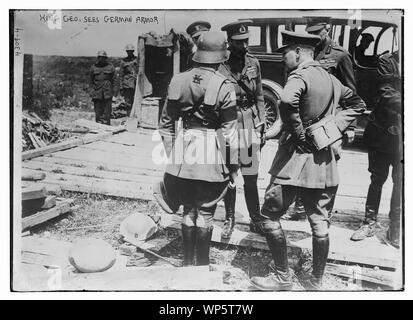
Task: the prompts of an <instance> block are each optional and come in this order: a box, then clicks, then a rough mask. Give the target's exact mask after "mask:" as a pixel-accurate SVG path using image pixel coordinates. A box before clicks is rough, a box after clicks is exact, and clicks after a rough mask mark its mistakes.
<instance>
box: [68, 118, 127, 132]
mask: <svg viewBox="0 0 413 320" xmlns="http://www.w3.org/2000/svg"><path fill="white" fill-rule="evenodd" d="M75 124H76V125H77V126H79V127H85V128H88V129H90V130H99V131H108V132H115V131H117V130H119V127H113V126H110V125H107V124H102V123H98V122H95V121H91V120H87V119H78V120H76V121H75ZM121 128H123V126H121Z"/></svg>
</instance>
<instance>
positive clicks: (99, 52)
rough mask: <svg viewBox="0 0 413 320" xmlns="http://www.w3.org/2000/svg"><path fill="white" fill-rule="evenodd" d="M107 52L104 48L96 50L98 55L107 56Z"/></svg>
mask: <svg viewBox="0 0 413 320" xmlns="http://www.w3.org/2000/svg"><path fill="white" fill-rule="evenodd" d="M107 56H108V54H107V53H106V51H105V50H99V51H98V57H107Z"/></svg>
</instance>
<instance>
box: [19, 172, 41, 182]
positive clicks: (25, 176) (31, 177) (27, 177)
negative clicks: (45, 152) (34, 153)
mask: <svg viewBox="0 0 413 320" xmlns="http://www.w3.org/2000/svg"><path fill="white" fill-rule="evenodd" d="M44 178H46V174H45V173H44V172H30V173H29V172H23V173H22V180H24V181H38V180H43V179H44Z"/></svg>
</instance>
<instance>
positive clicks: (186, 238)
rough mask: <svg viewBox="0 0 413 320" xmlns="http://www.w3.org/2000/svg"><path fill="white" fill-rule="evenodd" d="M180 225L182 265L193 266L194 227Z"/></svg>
mask: <svg viewBox="0 0 413 320" xmlns="http://www.w3.org/2000/svg"><path fill="white" fill-rule="evenodd" d="M181 227H182V247H183V251H184V254H183V256H184V261H183V265H184V266H193V265H194V264H195V263H194V258H195V239H196V230H195V229H196V227H195V226H187V225H185V224H182V225H181Z"/></svg>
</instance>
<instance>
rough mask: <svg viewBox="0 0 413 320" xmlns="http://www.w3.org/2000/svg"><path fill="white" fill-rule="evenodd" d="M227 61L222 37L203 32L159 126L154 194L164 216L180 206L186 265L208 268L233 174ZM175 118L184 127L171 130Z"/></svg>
mask: <svg viewBox="0 0 413 320" xmlns="http://www.w3.org/2000/svg"><path fill="white" fill-rule="evenodd" d="M226 59H227V47H226V41H225V37H224V36H223V35H222V34H220V33H217V32H204V33H202V34H201V35H200V37H199V40H198V45H197V51H196V52H195V55H194V57H193V62H194V67H193V68H192V69H190V70H188V71H186V72H183V73H179V74H177V75H175V76H174V77H173V78H172V80H171V82H170V85H169V88H168V95H167V100H166V103H165V105H164V108H163V111H162V115H161V119H160V122H159V132H160V134H161V136H162V138H163V143H164V146H165V150H166V153H167V155H168V156H169V161H168V164H167V166H166V171H165V174H164V177H163V180H162V181H161V182H160V183H159V184H156V185H155V187H154V196H155V199H156V200H157V201H158V203H159V204H160V206H161V207H162V208H163V209H164V210H165V211H167V212H169V213H172V212H176V211H177V210H178V208H179V207H180V206H181V205H183V207H184V212H183V221H182V240H183V251H184V252H183V264H184V265H185V266H188V265H193V264H194V263H196V264H197V265H207V264H209V248H210V241H211V236H212V229H213V224H212V223H213V215H214V213H215V209H216V206H217V205H216V203H217V202H218V201H219V200H220V199H221V198H222V197H223V195H224V194H225V192H226V189H227V185H228V182H229V181H230V180H232V181H233V180H234V178H235V175H236V172H237V170H238V162H237V154H236V152H237V148H236V143H237V111H236V95H235V91H234V86H233V85H232V84H231V82H230V81H228V80H227V79H226V78H225V77H224V76H223V75H222V74H220V73H219V72H218V71H217V70H218V67H219V65H220V64H221V63H222V62H224V61H225V60H226ZM180 117H182V121H183V129H182V130H180V131H178V132H176V129H177V127H176V123H177V121H178V119H179V118H180Z"/></svg>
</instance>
